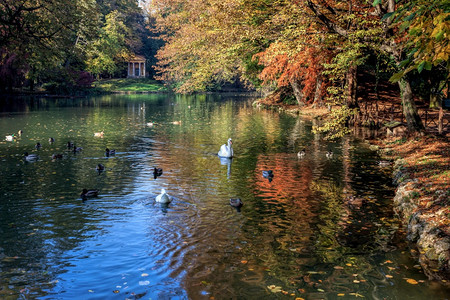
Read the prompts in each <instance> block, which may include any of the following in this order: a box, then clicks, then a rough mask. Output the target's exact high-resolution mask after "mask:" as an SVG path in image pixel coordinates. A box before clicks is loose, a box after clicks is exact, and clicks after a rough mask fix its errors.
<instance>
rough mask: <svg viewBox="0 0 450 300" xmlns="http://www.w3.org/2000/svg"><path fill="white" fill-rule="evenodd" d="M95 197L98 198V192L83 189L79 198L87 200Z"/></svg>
mask: <svg viewBox="0 0 450 300" xmlns="http://www.w3.org/2000/svg"><path fill="white" fill-rule="evenodd" d="M97 196H98V190H88V189H83V191H82V192H81V194H80V197H81V199H83V200H86V199H87V198H92V197H97Z"/></svg>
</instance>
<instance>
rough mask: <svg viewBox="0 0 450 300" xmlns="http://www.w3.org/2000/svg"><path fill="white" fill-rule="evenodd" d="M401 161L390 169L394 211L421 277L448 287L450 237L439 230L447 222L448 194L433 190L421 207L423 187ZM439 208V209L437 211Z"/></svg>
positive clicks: (449, 281)
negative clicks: (410, 247) (401, 223)
mask: <svg viewBox="0 0 450 300" xmlns="http://www.w3.org/2000/svg"><path fill="white" fill-rule="evenodd" d="M411 173H413V172H411V170H409V169H408V168H407V167H405V162H404V160H403V159H398V160H397V161H396V162H395V165H394V174H393V176H394V179H393V180H394V184H396V185H397V190H396V193H395V198H394V210H395V212H396V213H397V214H398V215H399V216H400V217H401V219H402V220H403V223H404V225H405V230H406V234H407V239H408V241H409V242H410V243H411V246H412V248H413V249H414V248H416V251H413V253H415V254H417V259H418V261H419V263H420V265H421V266H422V268H423V270H424V272H425V274H426V275H427V276H428V277H429V278H430V279H434V280H438V281H440V282H441V283H443V284H444V285H450V236H449V235H448V232H446V231H445V230H444V229H442V220H443V219H444V220H445V219H447V220H448V215H447V214H448V201H449V195H448V191H446V190H440V189H437V190H436V191H435V192H434V195H433V197H432V201H431V202H427V203H425V204H423V205H422V203H421V200H422V199H423V198H422V197H421V195H423V187H422V186H421V184H422V183H421V182H420V181H419V180H418V179H412V178H413V177H414V176H412V175H413V174H411ZM439 207H440V208H439Z"/></svg>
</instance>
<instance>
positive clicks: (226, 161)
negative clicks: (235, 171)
mask: <svg viewBox="0 0 450 300" xmlns="http://www.w3.org/2000/svg"><path fill="white" fill-rule="evenodd" d="M219 159H220V164H221V165H223V166H225V165H226V166H227V178H228V179H230V177H231V163H232V162H233V159H232V158H228V157H219Z"/></svg>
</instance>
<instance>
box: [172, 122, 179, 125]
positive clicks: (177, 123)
mask: <svg viewBox="0 0 450 300" xmlns="http://www.w3.org/2000/svg"><path fill="white" fill-rule="evenodd" d="M172 124H173V125H180V124H181V121H173V122H172Z"/></svg>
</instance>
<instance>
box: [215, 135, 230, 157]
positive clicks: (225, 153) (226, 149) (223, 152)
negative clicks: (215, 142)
mask: <svg viewBox="0 0 450 300" xmlns="http://www.w3.org/2000/svg"><path fill="white" fill-rule="evenodd" d="M232 144H233V140H232V139H231V138H229V139H228V145H226V144H223V145H222V146H221V147H220V151H219V153H217V155H218V156H219V157H228V158H232V157H233V154H234V153H233V147H232Z"/></svg>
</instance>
